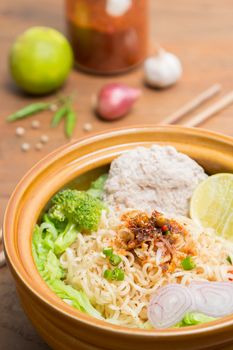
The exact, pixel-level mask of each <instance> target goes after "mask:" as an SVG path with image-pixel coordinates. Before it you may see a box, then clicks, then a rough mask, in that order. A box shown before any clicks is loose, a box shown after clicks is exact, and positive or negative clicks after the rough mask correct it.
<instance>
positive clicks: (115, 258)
mask: <svg viewBox="0 0 233 350" xmlns="http://www.w3.org/2000/svg"><path fill="white" fill-rule="evenodd" d="M121 260H122V259H121V257H120V256H119V255H116V254H112V255H111V256H110V258H109V261H110V264H111V265H113V266H117V265H119V264H120V262H121Z"/></svg>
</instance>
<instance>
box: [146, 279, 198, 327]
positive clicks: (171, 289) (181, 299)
mask: <svg viewBox="0 0 233 350" xmlns="http://www.w3.org/2000/svg"><path fill="white" fill-rule="evenodd" d="M192 305H193V301H192V295H191V293H190V290H189V288H187V287H185V286H183V285H181V284H169V285H167V286H165V287H162V288H159V289H158V291H157V293H156V295H154V296H153V297H152V298H151V300H150V303H149V306H148V318H149V321H150V322H151V324H152V325H153V326H154V327H156V328H167V327H171V326H174V325H175V324H176V323H178V322H179V321H181V320H182V318H183V316H184V314H185V313H186V312H187V311H189V310H190V309H192Z"/></svg>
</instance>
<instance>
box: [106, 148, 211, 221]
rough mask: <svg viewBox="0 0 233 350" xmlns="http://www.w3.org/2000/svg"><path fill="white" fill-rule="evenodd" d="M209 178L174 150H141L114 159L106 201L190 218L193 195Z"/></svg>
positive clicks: (112, 204) (120, 205) (197, 166)
mask: <svg viewBox="0 0 233 350" xmlns="http://www.w3.org/2000/svg"><path fill="white" fill-rule="evenodd" d="M206 178H207V175H206V174H205V172H204V170H203V168H202V167H201V166H200V165H198V164H197V163H196V162H195V161H194V160H193V159H191V158H189V157H188V156H187V155H185V154H183V153H180V152H177V150H176V149H175V148H174V147H171V146H159V145H153V146H152V147H151V148H145V147H138V148H136V149H134V150H132V151H129V152H126V153H124V154H122V155H121V156H120V157H118V158H116V159H115V160H113V162H112V164H111V167H110V171H109V176H108V179H107V181H106V184H105V194H104V199H105V201H106V202H107V203H108V204H109V205H110V206H111V207H115V208H119V209H127V208H135V209H142V210H145V211H147V212H151V211H153V210H158V211H161V212H163V213H165V214H176V215H185V216H187V215H188V213H189V203H190V198H191V196H192V193H193V191H194V190H195V188H196V187H197V185H198V184H199V183H200V182H201V181H203V180H205V179H206Z"/></svg>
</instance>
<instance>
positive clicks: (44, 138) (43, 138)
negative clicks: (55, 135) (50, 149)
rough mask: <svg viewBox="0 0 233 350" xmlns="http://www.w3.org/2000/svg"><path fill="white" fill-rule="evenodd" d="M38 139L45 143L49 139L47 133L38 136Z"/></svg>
mask: <svg viewBox="0 0 233 350" xmlns="http://www.w3.org/2000/svg"><path fill="white" fill-rule="evenodd" d="M40 141H41V142H42V143H47V142H48V141H49V137H48V136H47V135H45V134H44V135H41V137H40Z"/></svg>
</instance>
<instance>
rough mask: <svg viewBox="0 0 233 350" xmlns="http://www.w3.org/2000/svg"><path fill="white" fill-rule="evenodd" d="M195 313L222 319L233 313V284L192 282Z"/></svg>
mask: <svg viewBox="0 0 233 350" xmlns="http://www.w3.org/2000/svg"><path fill="white" fill-rule="evenodd" d="M189 289H190V292H191V293H192V297H193V303H194V306H193V307H194V309H195V311H199V312H203V313H204V314H206V315H207V316H213V317H222V316H227V315H229V314H232V313H233V283H232V282H195V281H193V282H191V283H190V285H189Z"/></svg>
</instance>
